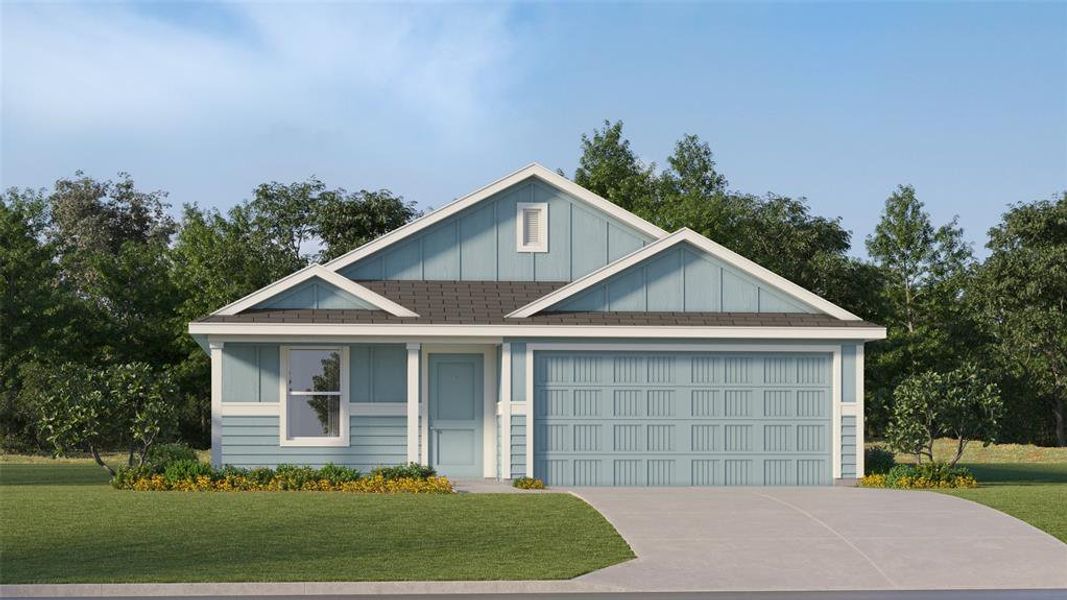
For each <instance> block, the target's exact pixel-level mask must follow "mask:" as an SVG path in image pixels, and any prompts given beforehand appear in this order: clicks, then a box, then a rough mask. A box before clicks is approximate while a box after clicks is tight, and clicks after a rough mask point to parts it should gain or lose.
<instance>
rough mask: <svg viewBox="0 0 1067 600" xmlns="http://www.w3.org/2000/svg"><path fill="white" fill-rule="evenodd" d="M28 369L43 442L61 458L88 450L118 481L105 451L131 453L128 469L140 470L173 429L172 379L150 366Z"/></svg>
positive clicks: (29, 389)
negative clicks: (115, 449) (123, 450)
mask: <svg viewBox="0 0 1067 600" xmlns="http://www.w3.org/2000/svg"><path fill="white" fill-rule="evenodd" d="M28 370H29V372H28V373H27V374H26V381H27V385H26V388H25V389H24V390H23V394H24V395H25V396H26V400H27V402H29V403H31V404H32V405H33V406H35V407H36V408H37V412H38V415H39V420H38V424H39V427H40V429H41V433H42V437H43V438H44V439H45V440H47V441H48V443H49V444H50V445H51V446H52V449H53V451H54V453H55V454H56V455H57V456H61V455H63V454H66V453H68V452H70V451H72V450H84V451H87V452H89V453H90V454H91V455H92V456H93V459H94V460H95V461H96V463H97V464H98V465H100V467H101V468H103V469H104V470H106V471H107V472H108V473H110V474H111V475H112V476H114V475H115V470H114V469H113V468H112V467H111V466H110V465H108V464H107V463H105V462H104V460H103V458H102V457H101V456H100V453H101V452H103V451H105V450H107V449H111V448H127V449H128V457H127V465H128V466H131V467H132V466H139V465H141V464H142V463H143V462H144V459H145V457H146V456H147V454H148V451H149V449H150V448H151V447H152V444H153V443H155V441H156V440H157V439H158V438H159V436H160V434H161V433H164V432H165V431H166V430H168V429H169V428H170V427H171V426H172V425H173V421H174V407H173V398H174V387H173V384H172V383H171V379H170V376H169V375H168V374H167V373H165V372H163V373H160V372H155V371H153V369H152V368H151V367H149V365H148V364H146V363H140V362H139V363H128V364H120V365H112V366H109V367H105V368H103V369H93V368H90V367H87V366H85V365H80V364H76V363H65V364H62V365H59V366H49V365H33V366H31V367H30V368H29V369H28Z"/></svg>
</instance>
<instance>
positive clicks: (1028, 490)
mask: <svg viewBox="0 0 1067 600" xmlns="http://www.w3.org/2000/svg"><path fill="white" fill-rule="evenodd" d="M955 453H956V444H955V441H954V440H949V439H940V440H936V441H935V442H934V458H936V459H937V460H940V461H948V460H950V459H951V458H952V457H953V456H954V455H955ZM896 460H897V462H899V463H907V462H913V461H914V457H912V456H910V455H906V454H898V455H897V457H896ZM960 464H961V465H963V466H965V467H968V468H970V469H971V470H972V471H973V472H974V476H975V477H976V478H977V479H978V483H979V487H978V488H976V489H968V490H938V491H941V492H943V493H946V494H951V495H953V496H958V497H960V498H965V499H967V500H972V501H974V502H978V503H979V504H984V505H986V506H989V507H991V508H995V509H997V510H999V511H1001V512H1004V513H1007V514H1009V515H1011V516H1013V517H1015V518H1017V519H1021V520H1023V521H1026V522H1027V523H1029V524H1031V525H1033V526H1034V527H1037V528H1038V529H1041V530H1043V531H1046V532H1048V533H1049V534H1051V535H1052V536H1054V537H1056V538H1058V539H1059V540H1060V541H1062V542H1065V543H1067V448H1048V447H1043V446H1033V445H1030V444H991V445H989V446H985V447H983V446H982V444H980V443H975V442H971V443H970V444H968V445H967V448H966V449H965V450H964V452H963V458H962V459H961V460H960Z"/></svg>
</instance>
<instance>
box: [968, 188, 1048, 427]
mask: <svg viewBox="0 0 1067 600" xmlns="http://www.w3.org/2000/svg"><path fill="white" fill-rule="evenodd" d="M987 246H988V248H989V249H990V251H991V254H990V256H989V258H988V259H987V260H986V261H985V263H984V264H983V265H982V267H981V269H980V270H979V276H978V279H977V284H976V288H977V290H978V292H977V293H978V295H979V297H980V305H981V307H982V308H983V316H984V317H985V321H986V323H987V324H988V328H989V329H990V330H991V331H992V332H993V336H994V340H995V347H996V349H997V351H998V354H999V355H1000V357H1001V359H1002V362H1003V364H1004V365H1005V366H1006V368H1007V370H1008V373H1009V374H1010V375H1012V376H1013V377H1014V378H1015V379H1017V380H1021V381H1025V382H1026V384H1027V385H1026V390H1025V391H1024V393H1022V394H1018V395H1016V396H1015V397H1013V399H1012V403H1013V412H1017V413H1019V414H1024V415H1025V414H1027V411H1026V410H1025V408H1024V407H1022V406H1018V405H1021V404H1023V403H1027V402H1034V401H1036V402H1039V403H1041V404H1043V405H1044V406H1045V409H1044V410H1045V411H1047V412H1046V413H1045V414H1047V415H1049V416H1051V421H1052V427H1051V429H1052V430H1053V432H1054V435H1055V440H1056V443H1057V444H1058V445H1059V446H1067V427H1065V421H1067V192H1065V193H1063V194H1062V195H1060V196H1059V197H1057V198H1054V199H1051V200H1044V201H1039V202H1032V203H1028V204H1016V205H1013V206H1012V207H1011V208H1010V210H1008V211H1007V212H1006V213H1005V214H1004V216H1003V218H1002V220H1001V223H1000V224H999V225H997V226H996V227H994V228H992V229H991V230H990V231H989V243H988V244H987Z"/></svg>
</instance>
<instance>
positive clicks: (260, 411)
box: [222, 402, 407, 439]
mask: <svg viewBox="0 0 1067 600" xmlns="http://www.w3.org/2000/svg"><path fill="white" fill-rule="evenodd" d="M406 409H407V404H406V403H404V402H349V403H348V416H349V417H400V416H403V415H404V414H405V411H406ZM222 414H223V416H227V417H277V416H280V415H281V402H223V403H222ZM280 438H281V434H280V432H279V439H280Z"/></svg>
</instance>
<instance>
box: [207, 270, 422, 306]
mask: <svg viewBox="0 0 1067 600" xmlns="http://www.w3.org/2000/svg"><path fill="white" fill-rule="evenodd" d="M316 277H317V278H319V279H322V280H323V281H325V282H326V283H329V284H331V285H333V286H336V287H337V288H338V289H340V290H342V291H344V292H347V293H349V294H352V295H353V296H355V297H356V298H359V299H360V300H363V301H364V302H368V303H370V304H372V305H374V306H376V307H377V308H380V309H381V310H384V311H385V312H387V313H389V314H391V315H394V316H397V317H417V316H419V315H418V314H416V313H414V312H412V311H410V310H408V309H407V308H404V307H403V306H401V305H399V304H397V303H396V302H393V301H392V300H390V299H388V298H386V297H385V296H382V295H381V294H378V293H376V292H373V291H371V290H369V289H367V288H365V287H363V286H362V285H359V284H358V283H356V282H355V281H352V280H351V279H349V278H347V277H344V276H341V275H338V274H337V273H334V272H333V271H331V270H329V269H326V268H325V267H323V266H322V265H319V264H313V265H308V266H307V267H304V268H303V269H300V270H299V271H297V272H295V273H293V274H291V275H289V276H287V277H283V278H281V279H279V280H278V281H275V282H274V283H272V284H270V285H268V286H267V287H265V288H262V289H259V290H257V291H255V292H252V293H251V294H249V295H247V296H245V297H244V298H241V299H240V300H238V301H236V302H231V303H230V304H227V305H226V306H223V307H222V308H220V309H218V310H216V311H215V312H213V313H211V314H212V315H219V316H232V315H236V314H238V313H240V312H241V311H243V310H247V309H249V308H252V307H253V306H255V305H257V304H259V303H260V302H263V301H265V300H269V299H270V298H273V297H274V296H277V295H278V294H280V293H282V292H285V291H287V290H290V289H292V288H294V287H296V286H298V285H300V284H301V283H304V282H305V281H308V280H309V279H314V278H316Z"/></svg>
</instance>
